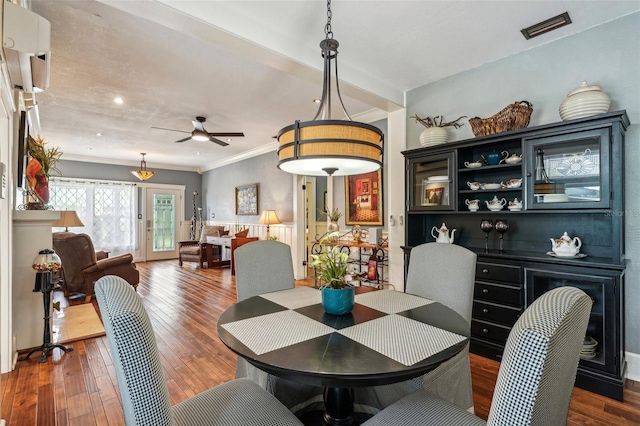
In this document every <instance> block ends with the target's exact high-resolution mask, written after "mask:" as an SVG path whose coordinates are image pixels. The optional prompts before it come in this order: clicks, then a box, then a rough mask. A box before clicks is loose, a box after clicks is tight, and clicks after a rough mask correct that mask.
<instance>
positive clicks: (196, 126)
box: [191, 120, 206, 132]
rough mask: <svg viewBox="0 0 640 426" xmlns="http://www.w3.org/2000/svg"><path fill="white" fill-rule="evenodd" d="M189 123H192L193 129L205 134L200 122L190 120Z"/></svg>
mask: <svg viewBox="0 0 640 426" xmlns="http://www.w3.org/2000/svg"><path fill="white" fill-rule="evenodd" d="M191 122H192V123H193V128H194V129H196V130H200V131H201V132H206V130H205V129H204V124H202V123H201V122H200V121H197V120H191Z"/></svg>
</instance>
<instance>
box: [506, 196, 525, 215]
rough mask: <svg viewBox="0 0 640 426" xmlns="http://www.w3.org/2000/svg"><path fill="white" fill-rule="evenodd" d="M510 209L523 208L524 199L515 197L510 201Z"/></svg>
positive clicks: (518, 209)
mask: <svg viewBox="0 0 640 426" xmlns="http://www.w3.org/2000/svg"><path fill="white" fill-rule="evenodd" d="M508 207H509V210H511V211H512V212H514V211H520V210H522V201H518V199H517V198H514V199H513V201H509V205H508Z"/></svg>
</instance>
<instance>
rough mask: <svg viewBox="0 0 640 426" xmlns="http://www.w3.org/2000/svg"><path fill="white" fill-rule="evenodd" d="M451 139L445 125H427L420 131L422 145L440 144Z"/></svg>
mask: <svg viewBox="0 0 640 426" xmlns="http://www.w3.org/2000/svg"><path fill="white" fill-rule="evenodd" d="M447 141H449V135H448V133H447V129H445V128H444V127H427V128H426V129H424V130H423V131H422V132H421V133H420V145H422V146H432V145H440V144H442V143H446V142H447Z"/></svg>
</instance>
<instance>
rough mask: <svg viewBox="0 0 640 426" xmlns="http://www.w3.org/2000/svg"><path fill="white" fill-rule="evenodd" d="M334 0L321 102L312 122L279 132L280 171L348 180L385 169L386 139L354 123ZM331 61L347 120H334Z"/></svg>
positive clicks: (375, 130) (325, 42)
mask: <svg viewBox="0 0 640 426" xmlns="http://www.w3.org/2000/svg"><path fill="white" fill-rule="evenodd" d="M331 17H332V15H331V0H328V1H327V24H326V25H325V28H324V33H325V39H324V40H322V41H321V42H320V48H321V49H322V57H323V58H324V79H323V84H322V98H321V100H320V106H319V108H318V112H317V113H316V116H315V117H314V118H313V120H312V121H306V122H300V121H299V120H296V122H295V123H294V124H292V125H289V126H287V127H285V128H283V129H281V130H280V131H279V132H278V143H279V146H278V158H279V161H278V168H279V169H280V170H282V171H285V172H287V173H294V174H298V175H309V176H325V175H329V176H331V175H334V176H348V175H357V174H362V173H369V172H374V171H376V170H378V169H379V168H380V167H382V152H383V146H384V135H383V134H382V132H381V131H380V129H378V128H376V127H374V126H371V125H369V124H365V123H358V122H356V121H352V120H351V117H350V116H349V114H348V113H347V110H346V109H345V107H344V103H343V102H342V96H341V95H340V87H339V85H338V45H339V44H338V41H337V40H335V39H334V38H333V32H332V30H331ZM331 60H334V61H335V74H336V76H335V80H336V83H335V86H336V93H337V95H338V100H339V101H340V106H341V107H342V112H343V113H344V115H345V116H346V118H347V120H332V119H331Z"/></svg>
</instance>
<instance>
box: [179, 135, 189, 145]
mask: <svg viewBox="0 0 640 426" xmlns="http://www.w3.org/2000/svg"><path fill="white" fill-rule="evenodd" d="M188 140H191V136H189V137H188V138H184V139H180V140H179V141H176V143H182V142H186V141H188Z"/></svg>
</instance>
